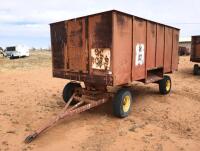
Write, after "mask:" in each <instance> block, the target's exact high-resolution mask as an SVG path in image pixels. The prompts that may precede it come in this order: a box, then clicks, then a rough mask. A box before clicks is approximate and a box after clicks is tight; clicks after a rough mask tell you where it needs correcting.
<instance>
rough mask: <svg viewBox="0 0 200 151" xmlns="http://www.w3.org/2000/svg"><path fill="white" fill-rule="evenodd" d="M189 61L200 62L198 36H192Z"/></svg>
mask: <svg viewBox="0 0 200 151" xmlns="http://www.w3.org/2000/svg"><path fill="white" fill-rule="evenodd" d="M190 60H191V61H193V62H200V36H192V46H191V56H190Z"/></svg>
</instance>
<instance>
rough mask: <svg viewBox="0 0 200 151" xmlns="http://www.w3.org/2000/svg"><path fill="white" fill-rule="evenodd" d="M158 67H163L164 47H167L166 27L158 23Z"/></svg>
mask: <svg viewBox="0 0 200 151" xmlns="http://www.w3.org/2000/svg"><path fill="white" fill-rule="evenodd" d="M156 41H157V42H156V67H157V68H158V67H163V64H164V59H163V58H164V48H165V45H164V44H165V27H164V26H163V25H157V36H156Z"/></svg>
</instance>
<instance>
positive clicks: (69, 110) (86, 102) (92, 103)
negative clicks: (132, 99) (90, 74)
mask: <svg viewBox="0 0 200 151" xmlns="http://www.w3.org/2000/svg"><path fill="white" fill-rule="evenodd" d="M87 97H88V96H86V95H83V96H82V97H78V96H77V94H76V93H74V94H73V95H72V96H71V98H70V99H69V101H68V102H67V104H66V105H65V107H64V109H63V111H62V112H61V113H60V114H58V115H57V116H56V117H55V118H54V119H53V120H52V121H50V122H48V123H47V124H45V125H44V126H43V127H41V128H39V129H37V130H36V131H35V132H33V133H32V134H30V135H29V136H27V137H26V139H25V140H24V142H25V143H30V142H32V141H33V140H34V139H36V138H37V137H38V136H39V135H40V134H41V133H42V132H44V131H46V130H47V129H49V128H50V127H52V126H54V125H55V124H56V123H57V122H58V121H60V120H62V119H64V118H66V117H69V116H72V115H74V114H78V113H81V112H84V111H86V110H89V109H91V108H93V107H96V106H99V105H101V104H103V103H105V102H107V101H108V100H109V95H104V97H102V98H98V99H96V100H95V99H88V98H87ZM72 101H76V102H77V103H76V104H74V105H70V103H71V102H72Z"/></svg>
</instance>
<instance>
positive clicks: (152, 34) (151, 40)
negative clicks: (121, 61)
mask: <svg viewBox="0 0 200 151" xmlns="http://www.w3.org/2000/svg"><path fill="white" fill-rule="evenodd" d="M146 54H147V56H146V59H147V60H146V68H147V70H148V69H152V68H155V66H156V24H155V23H152V22H147V53H146Z"/></svg>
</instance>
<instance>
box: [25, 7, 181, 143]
mask: <svg viewBox="0 0 200 151" xmlns="http://www.w3.org/2000/svg"><path fill="white" fill-rule="evenodd" d="M50 28H51V45H52V61H53V76H54V77H57V78H63V79H68V80H70V81H71V82H69V83H68V84H66V86H65V87H64V89H63V99H64V101H65V102H66V106H65V107H64V109H63V112H62V113H61V114H59V115H58V116H57V117H56V118H55V119H54V120H53V121H51V122H50V123H48V124H47V125H45V126H44V127H42V128H40V129H38V130H36V131H35V132H34V133H33V134H31V135H29V136H28V137H27V138H26V139H25V142H26V143H29V142H31V141H32V140H33V139H35V138H36V137H37V136H38V135H39V134H40V133H42V132H43V131H45V130H46V129H48V128H49V127H51V126H52V125H54V124H55V123H56V122H57V121H59V120H60V119H63V118H65V117H66V116H71V115H73V114H76V113H81V112H83V111H86V110H88V109H91V108H93V107H96V106H98V105H100V104H103V103H105V102H106V101H108V100H111V98H113V112H114V115H115V116H117V117H120V118H123V117H127V116H128V114H129V112H130V110H131V104H132V101H133V97H132V92H131V91H130V89H129V88H130V87H129V84H130V83H132V82H133V81H139V82H143V83H156V84H159V90H160V93H161V94H163V95H166V94H168V93H169V92H170V90H171V86H172V83H171V78H170V77H169V76H168V75H165V74H169V73H172V72H174V71H176V70H177V69H178V39H179V29H177V28H174V27H171V26H167V25H164V24H160V23H156V22H153V21H150V20H146V19H143V18H140V17H136V16H133V15H130V14H127V13H123V12H120V11H116V10H112V11H107V12H103V13H98V14H93V15H89V16H84V17H79V18H75V19H70V20H67V21H61V22H57V23H52V24H50ZM82 82H83V83H84V85H83V84H82ZM108 87H118V88H119V89H118V91H117V92H111V91H109V90H108ZM133 93H134V92H133ZM70 104H71V105H73V106H71V107H69V105H70Z"/></svg>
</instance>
